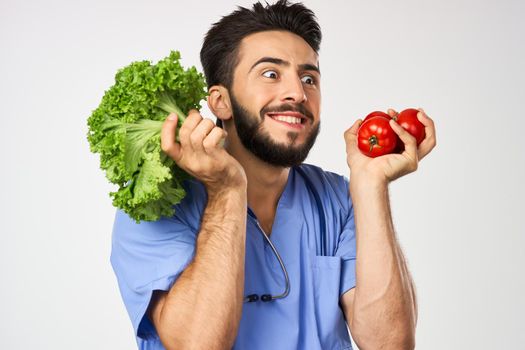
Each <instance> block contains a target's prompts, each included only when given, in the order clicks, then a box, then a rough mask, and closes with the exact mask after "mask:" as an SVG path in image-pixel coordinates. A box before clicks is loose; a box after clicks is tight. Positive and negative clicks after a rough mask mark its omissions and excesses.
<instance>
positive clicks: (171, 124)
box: [160, 113, 180, 161]
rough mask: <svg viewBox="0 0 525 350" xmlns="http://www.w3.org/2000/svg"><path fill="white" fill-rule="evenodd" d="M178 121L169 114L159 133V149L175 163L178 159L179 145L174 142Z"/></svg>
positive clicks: (173, 115) (172, 114) (174, 116)
mask: <svg viewBox="0 0 525 350" xmlns="http://www.w3.org/2000/svg"><path fill="white" fill-rule="evenodd" d="M178 121H179V118H178V117H177V115H176V114H175V113H170V115H169V116H168V118H166V120H165V121H164V124H162V130H161V132H160V148H161V149H162V150H163V151H164V153H166V154H167V155H169V156H170V157H171V158H173V160H175V161H177V160H178V159H179V158H180V144H179V143H177V141H176V134H177V124H178Z"/></svg>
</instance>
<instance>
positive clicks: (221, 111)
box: [208, 85, 232, 121]
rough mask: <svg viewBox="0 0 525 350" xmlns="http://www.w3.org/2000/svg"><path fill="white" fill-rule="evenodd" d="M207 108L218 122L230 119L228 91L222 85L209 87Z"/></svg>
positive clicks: (230, 110)
mask: <svg viewBox="0 0 525 350" xmlns="http://www.w3.org/2000/svg"><path fill="white" fill-rule="evenodd" d="M208 107H209V108H210V111H211V112H212V113H213V114H214V115H215V116H216V117H217V118H219V119H220V120H223V121H224V120H228V119H230V118H231V117H232V109H231V102H230V94H229V93H228V89H226V88H225V87H224V86H222V85H213V86H212V87H210V89H209V90H208Z"/></svg>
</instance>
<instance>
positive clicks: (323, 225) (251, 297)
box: [244, 167, 326, 303]
mask: <svg viewBox="0 0 525 350" xmlns="http://www.w3.org/2000/svg"><path fill="white" fill-rule="evenodd" d="M295 169H296V170H297V172H298V173H299V174H301V176H302V177H303V179H304V180H305V183H306V187H308V189H309V190H310V192H311V193H312V195H313V196H314V199H315V202H316V205H317V210H318V213H319V224H320V226H321V234H320V240H321V242H320V243H321V244H320V245H321V252H320V255H321V256H325V255H326V218H325V215H324V211H323V207H322V201H321V198H320V197H319V194H318V193H317V191H316V190H315V187H314V185H313V183H312V181H311V180H310V179H309V178H308V176H307V175H306V174H305V172H304V171H303V170H302V169H301V168H299V167H296V168H295ZM249 213H250V214H251V215H250V216H252V217H253V219H254V220H255V223H256V225H257V227H258V229H259V231H260V232H261V234H262V235H263V237H264V239H265V240H266V242H267V243H268V244H269V245H270V248H271V249H272V251H273V253H274V255H275V257H276V258H277V260H278V261H279V265H280V266H281V270H282V271H283V274H284V278H285V283H286V286H285V289H284V292H283V293H281V294H279V295H271V294H262V295H260V296H259V295H258V294H250V295H247V296H245V297H244V302H245V303H251V302H256V301H258V300H261V301H263V302H268V301H272V300H276V299H283V298H286V297H287V296H288V294H289V293H290V278H289V276H288V271H287V270H286V266H285V265H284V262H283V259H282V258H281V255H280V254H279V252H278V251H277V248H275V246H274V244H273V243H272V241H271V240H270V238H269V237H268V235H267V234H266V233H265V232H264V230H263V229H262V227H261V225H260V224H259V221H258V220H257V217H256V216H255V214H253V212H252V211H251V210H249ZM316 250H317V249H316ZM316 253H317V255H319V252H318V251H316Z"/></svg>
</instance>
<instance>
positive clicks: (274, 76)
mask: <svg viewBox="0 0 525 350" xmlns="http://www.w3.org/2000/svg"><path fill="white" fill-rule="evenodd" d="M263 76H265V77H266V78H270V79H277V72H276V71H274V70H267V71H266V72H264V73H263Z"/></svg>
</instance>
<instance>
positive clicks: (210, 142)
mask: <svg viewBox="0 0 525 350" xmlns="http://www.w3.org/2000/svg"><path fill="white" fill-rule="evenodd" d="M227 135H228V134H227V133H226V131H224V130H223V129H222V128H219V127H217V126H216V127H214V128H213V130H212V131H211V132H210V133H209V134H208V136H206V138H205V139H204V140H203V141H202V145H203V147H204V151H205V152H206V153H208V154H212V153H214V152H215V151H217V150H219V149H221V148H222V141H223V140H224V139H226V136H227Z"/></svg>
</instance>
